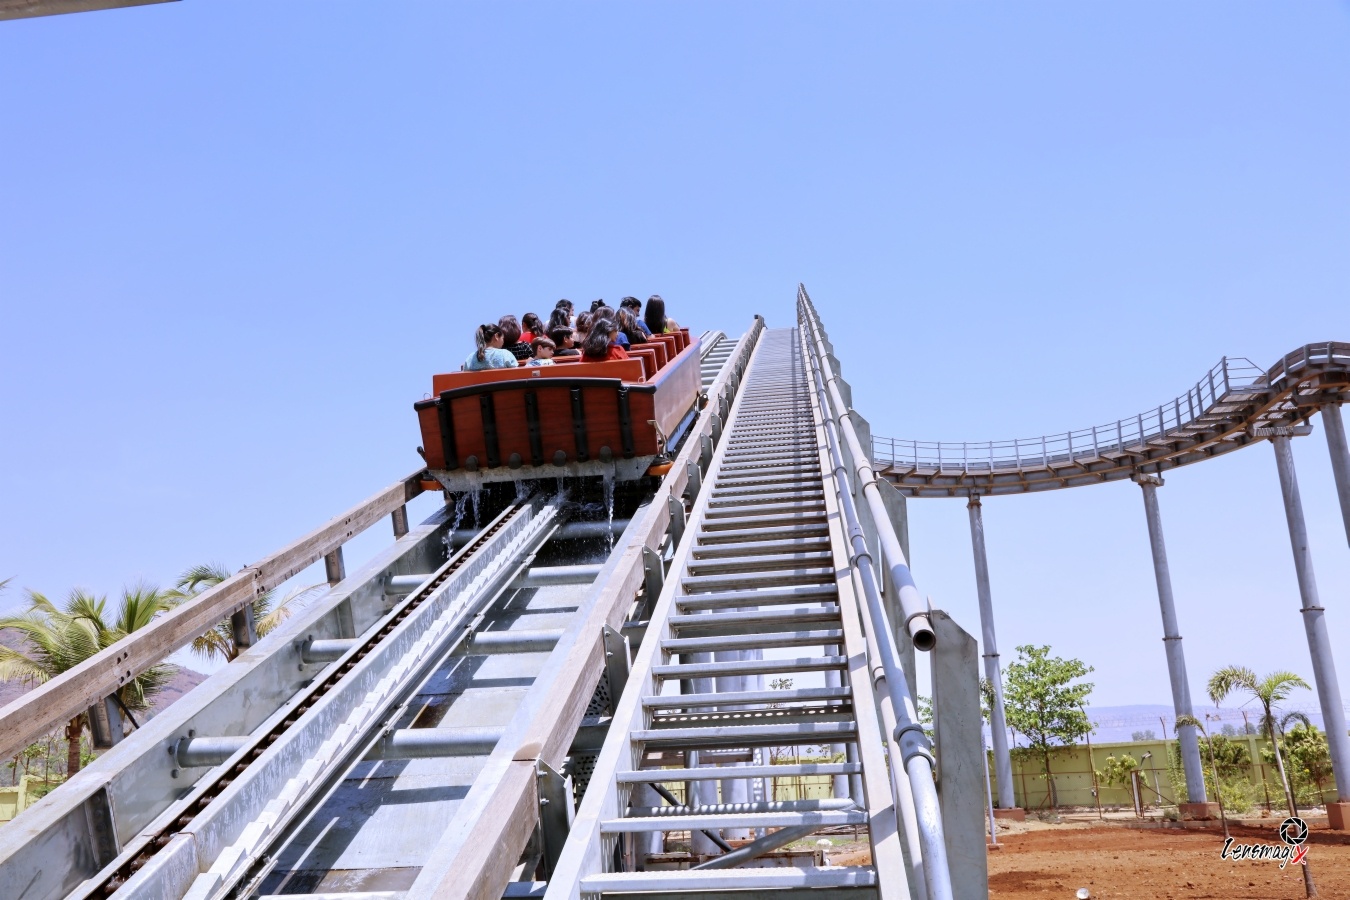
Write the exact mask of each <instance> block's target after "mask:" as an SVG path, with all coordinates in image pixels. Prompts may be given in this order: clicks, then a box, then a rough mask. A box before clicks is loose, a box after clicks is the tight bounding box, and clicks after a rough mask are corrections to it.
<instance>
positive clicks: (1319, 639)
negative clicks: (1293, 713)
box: [1270, 434, 1350, 801]
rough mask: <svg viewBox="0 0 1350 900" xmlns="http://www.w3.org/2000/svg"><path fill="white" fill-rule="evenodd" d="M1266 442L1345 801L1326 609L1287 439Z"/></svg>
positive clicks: (1344, 739)
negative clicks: (1270, 449) (1271, 451)
mask: <svg viewBox="0 0 1350 900" xmlns="http://www.w3.org/2000/svg"><path fill="white" fill-rule="evenodd" d="M1270 443H1271V445H1272V446H1273V447H1274V448H1275V465H1276V468H1277V469H1278V471H1279V474H1280V494H1281V496H1282V497H1283V498H1284V514H1285V518H1286V520H1287V521H1288V524H1289V545H1290V549H1291V550H1292V551H1293V554H1294V572H1295V574H1296V575H1297V577H1298V593H1299V597H1300V599H1301V600H1302V610H1301V611H1302V613H1303V628H1304V630H1305V631H1306V632H1307V634H1308V653H1309V655H1310V656H1311V657H1312V667H1313V680H1314V682H1315V683H1316V685H1317V702H1318V705H1319V706H1320V707H1321V709H1322V722H1323V730H1324V731H1325V732H1326V735H1327V749H1328V750H1329V751H1330V752H1331V765H1332V768H1333V769H1334V770H1335V772H1336V788H1337V791H1338V793H1339V794H1340V798H1341V800H1342V801H1345V800H1346V799H1347V795H1350V790H1347V788H1348V787H1350V784H1347V774H1346V773H1350V736H1347V735H1346V731H1345V707H1344V706H1343V705H1342V703H1341V686H1340V682H1339V681H1337V680H1336V661H1335V659H1334V658H1333V656H1332V652H1331V646H1332V645H1331V636H1330V635H1329V634H1328V633H1327V622H1326V610H1325V609H1324V608H1323V606H1322V601H1321V598H1320V597H1319V596H1318V593H1317V576H1316V575H1315V574H1314V572H1313V561H1312V549H1311V548H1310V547H1309V546H1308V526H1307V523H1306V522H1305V521H1304V519H1303V500H1302V498H1301V497H1300V496H1299V492H1298V475H1297V474H1296V473H1295V471H1294V451H1293V448H1292V447H1291V446H1290V445H1289V437H1288V435H1285V434H1276V435H1273V436H1271V439H1270Z"/></svg>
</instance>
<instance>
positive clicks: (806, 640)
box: [661, 628, 844, 654]
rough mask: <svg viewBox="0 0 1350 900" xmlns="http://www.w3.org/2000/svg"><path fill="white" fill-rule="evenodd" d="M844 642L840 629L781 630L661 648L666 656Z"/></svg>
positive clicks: (672, 641)
mask: <svg viewBox="0 0 1350 900" xmlns="http://www.w3.org/2000/svg"><path fill="white" fill-rule="evenodd" d="M843 642H844V632H843V630H842V629H839V628H825V629H820V630H818V631H780V632H777V633H775V634H735V635H727V636H725V637H696V638H667V639H666V640H664V641H662V642H661V649H663V650H665V651H666V652H667V653H680V654H684V653H716V652H718V651H722V650H760V649H768V648H769V647H823V646H835V645H838V644H842V643H843Z"/></svg>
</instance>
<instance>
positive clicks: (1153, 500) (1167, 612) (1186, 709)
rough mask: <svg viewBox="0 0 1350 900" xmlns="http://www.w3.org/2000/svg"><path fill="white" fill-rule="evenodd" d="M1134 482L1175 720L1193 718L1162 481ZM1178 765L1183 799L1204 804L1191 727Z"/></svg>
mask: <svg viewBox="0 0 1350 900" xmlns="http://www.w3.org/2000/svg"><path fill="white" fill-rule="evenodd" d="M1134 480H1135V482H1136V483H1137V484H1138V485H1139V487H1140V488H1141V489H1142V490H1143V492H1144V516H1145V518H1146V519H1148V544H1149V549H1150V550H1151V551H1152V552H1153V577H1154V579H1155V580H1156V581H1157V583H1158V606H1159V608H1160V609H1161V610H1162V622H1163V647H1164V648H1166V652H1167V675H1168V677H1169V678H1170V680H1171V682H1172V708H1173V709H1174V710H1176V714H1177V717H1178V718H1179V717H1181V716H1190V715H1193V713H1192V711H1191V684H1190V680H1189V679H1188V678H1187V677H1186V654H1185V652H1184V651H1183V650H1182V647H1181V629H1180V628H1179V626H1178V625H1177V607H1176V601H1175V600H1174V598H1173V596H1172V572H1171V569H1170V568H1169V567H1168V565H1167V544H1166V542H1165V541H1164V540H1163V530H1162V513H1161V512H1160V511H1159V509H1158V488H1159V487H1160V486H1161V485H1162V483H1163V480H1162V478H1160V477H1159V476H1157V475H1136V476H1135V478H1134ZM1177 740H1178V742H1179V743H1180V744H1181V765H1182V768H1183V769H1185V771H1186V800H1187V801H1188V802H1190V803H1205V802H1206V794H1205V769H1204V765H1203V763H1201V761H1200V744H1199V741H1198V739H1197V738H1196V730H1195V726H1194V725H1178V726H1177Z"/></svg>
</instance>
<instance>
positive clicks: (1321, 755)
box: [1261, 712, 1332, 806]
mask: <svg viewBox="0 0 1350 900" xmlns="http://www.w3.org/2000/svg"><path fill="white" fill-rule="evenodd" d="M1294 721H1297V722H1298V724H1296V725H1295V726H1294V727H1293V728H1290V727H1289V723H1290V722H1294ZM1279 725H1280V731H1281V732H1282V734H1281V736H1280V740H1279V744H1280V751H1281V752H1282V753H1283V754H1284V758H1285V759H1286V760H1287V767H1288V770H1289V782H1290V786H1291V787H1292V788H1293V790H1294V799H1295V801H1298V802H1302V803H1304V804H1305V805H1309V806H1311V805H1314V804H1317V803H1321V802H1323V797H1322V794H1323V790H1324V788H1323V785H1325V784H1326V783H1327V782H1328V781H1331V779H1332V772H1331V751H1330V749H1329V748H1328V747H1327V737H1326V735H1325V734H1323V733H1322V732H1321V731H1319V730H1318V728H1317V727H1316V726H1315V725H1313V723H1312V722H1311V721H1309V720H1308V717H1307V716H1306V715H1304V714H1303V713H1301V712H1291V713H1289V714H1288V715H1286V716H1285V717H1284V718H1282V719H1281V720H1280V723H1279ZM1261 758H1262V759H1263V760H1265V761H1266V762H1274V760H1275V751H1274V748H1273V746H1272V748H1271V749H1269V750H1262V751H1261Z"/></svg>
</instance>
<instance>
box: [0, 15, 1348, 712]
mask: <svg viewBox="0 0 1350 900" xmlns="http://www.w3.org/2000/svg"><path fill="white" fill-rule="evenodd" d="M0 128H2V129H3V132H0V309H3V319H2V320H0V321H2V322H3V331H2V332H0V333H2V334H3V351H2V352H0V416H2V421H3V431H2V432H0V433H2V434H3V436H4V437H3V440H0V577H5V576H10V577H13V579H14V586H13V587H12V588H11V590H10V592H9V594H8V600H9V602H11V603H12V602H14V601H15V600H17V599H18V591H17V590H16V589H15V588H17V587H33V588H38V589H41V590H44V591H47V592H50V593H53V594H64V593H65V592H66V591H67V590H68V589H69V588H70V587H72V586H74V585H83V586H85V587H88V588H91V589H94V590H98V591H108V592H112V591H115V590H116V589H117V588H118V586H119V585H121V584H123V583H125V582H127V581H130V580H132V579H135V578H137V577H145V578H147V579H151V580H155V581H158V582H161V583H164V582H168V581H170V580H172V578H173V576H174V575H175V574H176V573H177V572H179V571H181V570H182V569H183V568H185V567H187V566H188V565H191V564H193V563H196V562H199V561H202V560H219V561H222V562H224V563H227V564H228V565H230V566H232V567H237V566H240V565H243V564H244V563H246V562H249V561H251V560H254V559H257V558H259V557H261V556H263V555H265V554H266V553H268V552H270V551H272V550H274V549H275V548H277V547H278V546H279V545H281V544H282V543H284V542H286V541H287V540H289V539H291V538H293V537H295V536H298V535H299V534H301V533H302V532H304V531H306V530H308V529H309V528H310V527H313V526H314V525H316V524H318V523H319V522H320V521H322V520H323V519H325V518H327V517H328V516H330V515H333V514H335V513H337V512H339V511H341V510H342V509H344V508H346V507H347V506H349V505H350V504H352V503H354V502H356V501H357V500H359V499H361V498H363V497H365V496H367V495H369V494H370V493H372V492H373V491H375V490H376V489H378V488H380V487H382V486H384V485H385V484H388V483H390V482H391V481H393V480H395V479H397V478H399V477H400V476H402V475H404V474H406V473H408V472H410V471H412V470H413V468H414V467H415V466H416V465H417V463H418V458H417V457H416V455H415V453H414V452H413V448H414V446H415V445H416V444H417V442H418V436H417V432H416V428H415V421H414V417H413V414H412V408H411V407H412V402H413V401H414V400H415V399H417V398H419V397H421V396H422V395H423V393H424V392H425V391H426V390H427V389H428V388H429V378H430V375H431V373H432V372H434V371H438V370H447V369H451V368H453V367H455V366H456V365H457V363H458V362H459V361H460V360H461V359H462V358H463V357H464V356H465V354H466V353H467V352H468V349H469V346H470V343H469V332H470V329H471V328H472V327H473V326H474V325H475V324H477V323H478V322H479V321H482V320H486V319H489V318H495V317H497V316H498V315H500V314H501V313H503V312H508V311H509V312H513V313H515V314H517V315H519V314H521V313H523V312H525V311H526V310H535V311H538V312H540V313H545V312H547V311H548V309H550V308H551V307H552V305H553V303H554V301H555V300H556V299H557V298H558V297H564V296H565V297H570V298H572V299H574V300H577V301H581V302H585V301H589V300H590V299H593V298H595V297H606V298H611V299H614V298H617V297H619V296H621V295H623V294H627V293H633V294H638V295H641V296H646V295H647V294H650V293H653V292H659V293H661V294H663V295H664V296H665V297H666V298H667V300H668V303H669V304H670V308H671V311H672V313H673V315H675V316H676V317H677V318H679V319H680V320H681V322H683V323H685V324H688V325H690V326H693V327H694V328H696V329H699V328H703V327H722V328H725V329H727V330H729V331H730V330H735V331H740V330H741V329H743V328H744V326H745V325H746V323H747V322H748V320H749V318H750V316H751V314H752V313H756V312H759V313H763V314H764V315H765V316H767V318H768V320H769V322H770V323H771V324H790V322H791V319H792V315H793V295H794V289H795V286H796V284H797V282H798V281H802V282H805V283H806V285H807V287H808V289H809V290H810V291H811V293H812V295H813V297H814V298H815V300H816V302H817V305H818V307H819V308H820V311H821V313H822V315H823V317H824V319H825V321H826V324H827V325H828V326H829V328H830V331H831V336H832V338H833V339H834V341H835V343H836V346H837V347H838V351H839V354H840V356H841V357H842V358H843V360H844V363H845V375H846V376H847V377H849V378H850V379H851V380H852V381H853V383H854V386H855V394H854V396H855V402H856V403H857V405H858V407H859V409H860V410H862V411H863V412H864V414H865V415H867V416H868V417H869V418H870V419H871V421H872V423H873V427H874V430H875V432H876V433H877V434H881V435H895V436H898V437H919V438H943V439H950V440H964V439H972V440H975V439H983V438H991V437H992V438H1007V437H1014V436H1028V435H1035V434H1040V433H1042V432H1046V431H1060V430H1063V429H1065V428H1069V427H1081V426H1086V425H1090V424H1093V423H1095V422H1099V421H1106V420H1110V419H1115V418H1116V417H1118V416H1121V415H1126V414H1131V413H1133V412H1135V411H1137V410H1139V409H1141V408H1146V407H1148V406H1150V405H1154V404H1156V403H1158V402H1159V401H1161V400H1163V399H1166V398H1170V397H1172V396H1174V395H1175V394H1176V393H1177V392H1179V391H1180V390H1182V389H1184V388H1185V386H1187V385H1188V384H1190V383H1192V382H1193V381H1194V380H1195V379H1196V378H1197V377H1199V376H1200V374H1201V373H1202V372H1204V371H1205V370H1206V369H1207V368H1208V367H1209V366H1210V365H1211V364H1213V363H1214V362H1215V361H1216V360H1217V359H1218V358H1219V357H1220V356H1222V355H1224V354H1229V355H1245V356H1250V357H1252V358H1253V359H1255V360H1256V361H1257V362H1258V363H1261V364H1263V365H1267V364H1269V363H1271V362H1273V361H1274V360H1275V359H1276V358H1277V357H1278V356H1279V355H1280V354H1282V353H1284V352H1286V351H1287V350H1290V349H1292V348H1293V347H1295V346H1296V345H1299V344H1301V343H1304V342H1307V341H1321V340H1327V339H1341V340H1347V339H1350V303H1348V302H1347V288H1350V166H1348V165H1347V160H1350V7H1347V5H1345V4H1336V3H1330V2H1322V3H1317V2H1306V3H1298V4H1276V3H1244V4H1232V3H1199V2H1193V3H1186V4H1172V3H1155V4H1147V3H1139V2H1130V3H1118V4H1108V3H1094V4H1070V3H1055V4H1025V3H1024V4H1017V5H1016V6H1001V5H998V6H996V5H993V4H986V5H975V4H959V5H958V4H935V3H929V4H877V5H866V4H827V3H818V4H792V3H779V4H763V3H678V4H677V3H644V4H624V5H620V4H606V3H587V4H572V5H566V6H563V5H555V4H533V5H531V4H523V3H513V4H486V3H483V4H444V3H431V2H425V3H414V2H403V3H371V2H361V3H352V2H336V0H330V2H324V3H318V2H298V0H296V2H285V3H278V2H256V0H255V2H246V0H184V2H181V3H173V4H167V5H161V6H150V7H143V8H138V9H131V10H121V11H112V12H101V13H89V14H82V15H76V16H63V17H55V18H48V19H36V20H26V21H18V22H6V23H0ZM1295 453H1296V456H1297V460H1298V465H1299V475H1300V477H1301V480H1302V484H1303V488H1304V499H1305V503H1306V505H1307V508H1308V516H1309V527H1310V529H1311V532H1312V538H1313V550H1314V554H1315V560H1316V565H1317V571H1318V577H1319V579H1320V582H1321V588H1322V597H1323V602H1324V604H1325V605H1326V606H1327V608H1328V610H1329V611H1328V620H1329V622H1330V627H1331V629H1332V635H1333V640H1335V641H1336V643H1337V644H1338V645H1339V646H1340V647H1342V648H1346V647H1350V590H1347V585H1350V549H1348V548H1347V544H1346V536H1345V532H1344V530H1343V528H1342V525H1341V522H1340V517H1339V511H1338V510H1337V509H1336V507H1335V502H1334V497H1333V494H1332V491H1331V478H1330V470H1329V467H1328V463H1327V453H1326V446H1325V442H1324V438H1323V436H1322V434H1321V432H1320V429H1319V431H1318V432H1317V433H1316V434H1314V436H1313V437H1311V438H1305V439H1301V440H1299V441H1297V442H1296V444H1295ZM1138 495H1139V491H1138V488H1136V487H1134V486H1132V485H1130V484H1128V483H1124V484H1115V485H1108V486H1105V487H1098V488H1081V489H1077V490H1073V491H1065V492H1057V493H1054V494H1051V495H1043V496H1035V497H1015V498H1006V499H1003V498H995V499H993V500H990V501H988V502H987V507H986V525H987V529H988V533H989V540H990V553H991V558H990V565H991V567H992V570H993V586H994V596H995V603H996V605H997V610H998V621H999V628H1000V638H1001V643H1002V645H1003V648H1004V649H1005V651H1006V652H1007V653H1009V654H1010V653H1011V651H1012V648H1013V646H1014V645H1016V644H1019V643H1026V642H1038V643H1049V644H1051V645H1052V646H1053V647H1054V648H1055V649H1056V651H1058V652H1061V653H1064V654H1071V655H1076V656H1080V657H1082V658H1084V659H1085V660H1086V661H1088V662H1090V663H1092V664H1094V665H1095V666H1096V667H1097V672H1096V675H1095V680H1096V681H1097V683H1098V690H1097V693H1096V695H1095V699H1096V702H1097V703H1099V704H1120V703H1133V702H1138V703H1144V702H1167V701H1168V700H1169V695H1168V690H1167V679H1166V673H1165V668H1164V665H1163V654H1162V643H1161V641H1160V640H1159V638H1160V636H1161V626H1160V624H1159V618H1158V610H1157V600H1156V595H1155V593H1154V586H1153V581H1152V570H1151V566H1150V560H1149V555H1148V547H1147V542H1146V534H1145V527H1144V518H1143V509H1142V503H1141V501H1140V498H1139V496H1138ZM1161 500H1162V507H1163V515H1164V519H1165V525H1166V530H1167V536H1168V539H1169V549H1170V552H1171V556H1172V564H1173V572H1174V577H1175V583H1176V592H1177V596H1178V600H1179V603H1180V609H1181V625H1182V631H1183V634H1184V635H1185V637H1186V651H1187V653H1188V656H1189V663H1190V668H1191V672H1192V677H1193V682H1194V684H1195V687H1196V688H1197V690H1196V693H1197V696H1199V695H1200V693H1201V692H1200V690H1199V688H1200V686H1201V683H1202V680H1203V677H1204V676H1205V675H1206V674H1207V673H1208V672H1210V671H1212V670H1213V669H1214V668H1216V667H1217V666H1220V665H1223V664H1225V663H1230V662H1240V663H1247V664H1250V665H1252V666H1254V667H1256V668H1258V669H1263V670H1268V669H1274V668H1290V669H1293V670H1295V671H1297V672H1300V673H1302V674H1303V675H1304V676H1305V677H1308V678H1309V679H1311V670H1310V666H1309V663H1308V654H1307V648H1306V644H1305V642H1304V637H1303V631H1302V626H1301V623H1300V621H1299V616H1298V613H1297V612H1296V610H1297V607H1298V598H1297V590H1296V586H1295V582H1294V574H1293V567H1292V563H1291V560H1290V553H1289V545H1288V540H1287V537H1286V533H1285V526H1284V521H1283V514H1282V511H1281V507H1280V503H1279V492H1278V484H1277V481H1276V476H1275V469H1274V462H1273V459H1272V455H1271V451H1270V449H1269V447H1268V446H1265V445H1261V446H1257V447H1255V448H1252V449H1249V450H1245V451H1242V452H1240V453H1237V454H1234V455H1231V456H1229V457H1226V458H1224V459H1221V460H1217V461H1214V462H1211V463H1208V464H1205V465H1202V466H1198V467H1194V468H1191V469H1186V470H1182V471H1179V472H1176V473H1174V474H1172V475H1169V476H1168V479H1167V486H1166V487H1165V488H1164V489H1163V491H1162V493H1161ZM911 509H912V518H913V527H912V534H913V550H914V554H913V555H914V568H915V573H916V576H917V578H918V580H919V584H920V588H921V589H922V590H924V591H925V592H928V593H931V594H932V596H933V600H934V602H935V603H936V604H938V605H942V606H945V607H947V608H949V609H951V610H953V611H954V613H955V614H956V615H957V616H958V618H959V619H960V620H961V621H962V622H963V623H965V624H966V626H967V627H968V628H969V629H970V630H971V631H977V630H978V620H977V617H976V612H975V603H974V581H973V575H972V571H971V560H970V547H969V534H968V531H967V527H966V518H965V517H966V512H965V507H964V504H963V503H962V502H960V501H942V500H926V501H915V502H913V503H912V506H911ZM385 534H386V532H385V530H384V528H383V527H382V526H381V528H380V529H379V532H378V537H379V540H383V539H384V536H385ZM363 546H364V545H363ZM354 549H357V550H359V549H360V547H358V548H354ZM1005 659H1006V657H1005ZM1339 663H1340V666H1341V680H1342V683H1343V684H1347V685H1350V650H1343V651H1342V653H1341V657H1340V659H1339ZM1347 693H1348V694H1350V691H1347ZM1303 702H1304V703H1305V705H1312V703H1313V699H1312V696H1311V694H1309V695H1307V696H1306V697H1305V698H1303Z"/></svg>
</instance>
